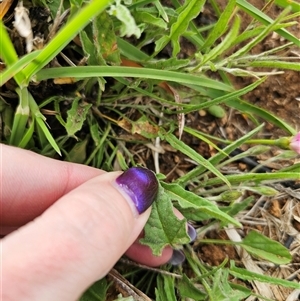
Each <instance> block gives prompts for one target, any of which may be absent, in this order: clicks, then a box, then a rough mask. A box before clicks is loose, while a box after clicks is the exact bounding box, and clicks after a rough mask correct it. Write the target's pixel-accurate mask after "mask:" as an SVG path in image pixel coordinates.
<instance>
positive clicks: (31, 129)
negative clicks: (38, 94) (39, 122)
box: [18, 119, 35, 148]
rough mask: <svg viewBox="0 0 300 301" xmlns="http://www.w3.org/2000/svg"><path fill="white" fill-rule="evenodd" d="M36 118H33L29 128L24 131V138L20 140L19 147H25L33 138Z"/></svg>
mask: <svg viewBox="0 0 300 301" xmlns="http://www.w3.org/2000/svg"><path fill="white" fill-rule="evenodd" d="M34 126H35V123H34V119H33V120H32V122H31V124H30V125H29V128H28V130H27V131H26V132H25V133H24V135H23V138H22V140H21V141H20V143H19V145H18V147H20V148H25V147H26V146H27V144H28V143H29V141H30V140H31V138H32V136H33V133H34Z"/></svg>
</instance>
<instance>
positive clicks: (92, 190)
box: [0, 145, 193, 301]
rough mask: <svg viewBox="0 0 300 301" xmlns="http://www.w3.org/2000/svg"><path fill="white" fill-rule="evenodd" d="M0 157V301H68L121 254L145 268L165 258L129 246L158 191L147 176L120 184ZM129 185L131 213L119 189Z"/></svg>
mask: <svg viewBox="0 0 300 301" xmlns="http://www.w3.org/2000/svg"><path fill="white" fill-rule="evenodd" d="M0 155H1V184H0V185H1V187H0V189H1V234H8V233H10V234H9V235H7V236H5V238H4V239H3V240H2V242H1V245H2V251H3V254H2V296H1V297H2V299H1V300H24V301H25V300H31V301H32V300H43V301H47V300H66V301H67V300H72V301H73V300H75V299H76V298H78V297H79V296H80V294H81V293H82V292H83V291H84V290H85V289H86V288H87V287H89V286H90V285H91V284H92V283H93V282H95V281H96V280H98V279H100V278H102V277H104V276H105V275H106V274H107V273H108V272H109V270H110V269H111V268H112V267H113V265H114V264H115V263H116V262H117V260H118V259H119V258H120V257H121V256H122V255H123V254H124V253H126V254H127V255H128V256H129V257H130V258H131V259H133V260H135V261H137V262H140V263H143V264H146V265H149V266H158V265H161V264H164V263H166V262H167V261H169V260H170V258H171V257H172V254H173V250H172V249H171V247H167V248H165V249H164V251H163V253H162V256H160V257H156V256H153V255H152V252H151V250H150V249H149V248H148V247H147V246H143V245H140V244H139V243H138V242H137V241H136V239H137V237H138V235H139V234H140V233H141V231H142V229H143V227H144V225H145V223H146V221H147V219H148V217H149V214H150V209H149V208H148V207H149V206H150V205H151V202H152V201H153V198H154V196H155V194H156V190H157V185H156V184H155V181H156V180H154V179H155V177H154V176H153V175H152V173H151V172H150V171H148V170H146V174H145V172H144V171H145V170H144V171H142V172H138V173H136V172H133V174H131V175H129V177H128V175H127V178H126V176H125V177H124V174H125V173H123V174H122V173H120V172H111V173H106V172H104V171H101V170H98V169H94V168H91V167H87V166H84V165H79V164H73V163H67V162H61V161H57V160H53V159H49V158H46V157H42V156H39V155H37V154H34V153H32V152H29V151H25V150H21V149H18V148H14V147H9V146H5V145H0ZM131 170H132V169H131ZM134 173H135V174H134ZM121 174H122V175H123V176H120V175H121ZM145 176H146V178H147V179H148V180H147V181H150V182H149V183H146V184H145V185H144V184H143V180H141V178H144V177H145ZM149 177H150V178H149ZM124 181H125V182H124ZM126 181H127V182H126ZM128 181H129V182H128ZM136 181H139V182H138V183H139V185H138V186H139V191H140V192H141V196H140V197H139V200H140V201H139V204H138V207H137V208H136V207H135V206H134V204H133V202H132V199H131V197H130V194H129V195H128V193H126V191H125V190H124V189H122V187H121V186H122V185H121V184H122V183H123V184H128V185H129V186H130V185H131V184H130V182H132V183H134V182H136ZM147 181H146V182H147ZM149 185H150V186H149ZM149 187H150V189H149ZM147 208H148V209H147ZM143 211H144V212H143ZM138 212H140V213H141V214H139V213H138ZM188 231H189V233H190V232H193V231H192V229H191V228H189V229H188ZM191 236H193V233H191Z"/></svg>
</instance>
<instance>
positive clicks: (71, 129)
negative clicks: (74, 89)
mask: <svg viewBox="0 0 300 301" xmlns="http://www.w3.org/2000/svg"><path fill="white" fill-rule="evenodd" d="M79 100H80V98H79V97H77V98H75V99H74V101H73V103H72V107H71V109H70V110H68V112H67V114H68V117H67V122H66V125H65V127H66V131H67V133H68V136H70V137H74V136H75V133H77V132H78V131H79V130H81V128H82V125H83V123H84V121H85V120H86V115H87V113H88V111H89V109H90V108H91V106H92V104H88V103H83V102H81V103H79Z"/></svg>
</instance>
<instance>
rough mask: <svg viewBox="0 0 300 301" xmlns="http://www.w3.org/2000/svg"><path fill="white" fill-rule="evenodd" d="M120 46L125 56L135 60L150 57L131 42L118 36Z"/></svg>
mask: <svg viewBox="0 0 300 301" xmlns="http://www.w3.org/2000/svg"><path fill="white" fill-rule="evenodd" d="M117 43H118V48H119V49H120V52H121V54H122V55H123V56H125V57H127V58H128V59H130V60H133V61H139V62H142V61H147V60H148V59H150V57H149V56H148V55H147V54H146V53H144V52H143V51H141V50H139V49H138V48H136V47H135V46H134V45H132V44H130V43H129V42H127V41H125V40H123V39H121V38H120V37H117Z"/></svg>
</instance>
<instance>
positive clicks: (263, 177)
mask: <svg viewBox="0 0 300 301" xmlns="http://www.w3.org/2000/svg"><path fill="white" fill-rule="evenodd" d="M226 179H227V180H228V181H229V182H230V183H231V184H237V183H238V184H239V183H245V182H252V183H253V182H262V181H266V182H280V181H285V180H289V179H290V180H295V181H298V180H300V174H299V172H271V173H247V174H237V175H228V176H226ZM218 184H222V180H221V179H219V178H213V179H209V180H207V181H203V182H202V183H201V184H200V186H201V187H202V186H214V185H218Z"/></svg>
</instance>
